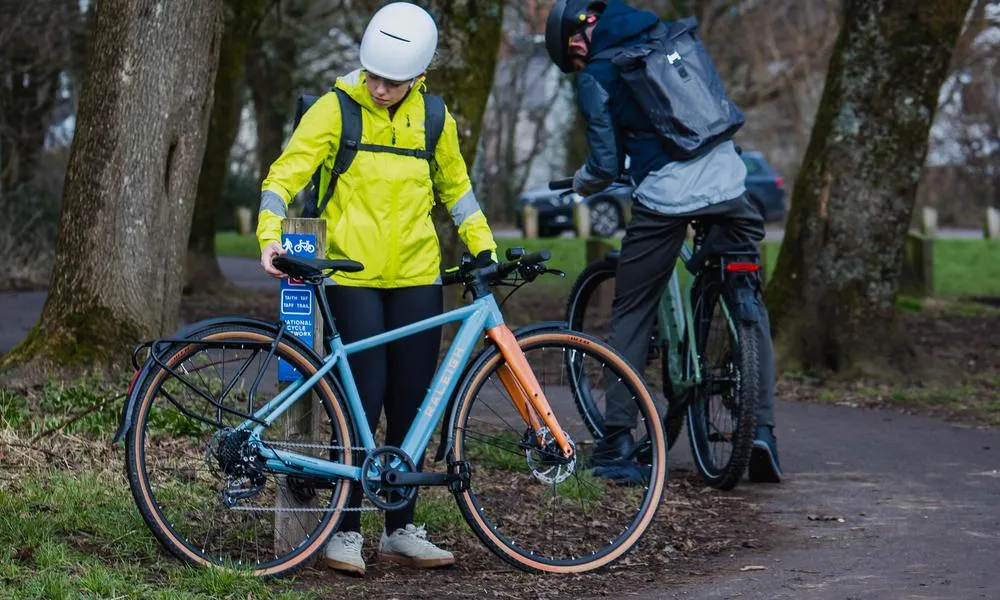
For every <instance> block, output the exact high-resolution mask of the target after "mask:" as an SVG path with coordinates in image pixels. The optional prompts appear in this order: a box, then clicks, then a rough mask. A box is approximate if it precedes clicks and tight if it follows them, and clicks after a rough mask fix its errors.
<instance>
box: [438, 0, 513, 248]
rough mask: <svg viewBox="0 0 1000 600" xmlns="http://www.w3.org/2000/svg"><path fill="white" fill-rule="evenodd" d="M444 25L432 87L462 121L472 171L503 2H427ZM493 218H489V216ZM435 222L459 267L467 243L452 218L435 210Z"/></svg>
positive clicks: (440, 208)
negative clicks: (460, 235) (461, 239)
mask: <svg viewBox="0 0 1000 600" xmlns="http://www.w3.org/2000/svg"><path fill="white" fill-rule="evenodd" d="M423 4H424V6H425V7H426V8H427V10H428V11H430V13H431V14H432V15H434V20H435V22H436V23H437V26H438V57H437V59H436V60H435V64H432V65H431V69H430V70H429V71H428V72H427V87H428V89H429V90H430V91H431V93H434V94H440V95H442V96H443V97H444V99H445V102H446V103H447V105H448V110H449V111H450V112H451V114H452V116H454V117H455V121H457V123H458V137H459V141H460V144H461V147H462V156H463V157H464V158H465V164H466V165H468V167H469V168H470V169H471V168H472V165H473V164H474V162H475V160H476V145H477V143H478V141H479V130H480V128H481V125H482V120H483V112H484V111H485V110H486V101H487V100H488V99H489V97H490V88H491V87H492V86H493V71H494V69H495V67H496V61H497V50H498V49H499V47H500V27H501V24H502V22H503V2H502V0H455V1H449V0H430V1H429V2H425V3H423ZM487 217H489V215H487ZM434 224H435V225H436V226H437V232H438V237H439V238H440V240H441V260H442V262H443V264H444V265H445V266H453V265H456V264H458V260H459V257H460V256H461V247H462V245H461V242H460V241H459V238H458V231H457V230H456V228H455V224H454V222H453V221H452V220H451V215H450V214H448V211H447V210H445V209H444V207H443V206H442V205H440V204H438V205H437V206H435V210H434Z"/></svg>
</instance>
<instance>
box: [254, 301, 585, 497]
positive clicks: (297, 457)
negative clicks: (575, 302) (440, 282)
mask: <svg viewBox="0 0 1000 600" xmlns="http://www.w3.org/2000/svg"><path fill="white" fill-rule="evenodd" d="M459 321H461V322H462V325H461V327H460V328H459V330H458V333H457V334H456V336H455V338H454V340H453V341H452V343H451V346H450V347H449V349H448V353H447V355H446V356H445V358H444V360H443V361H442V363H441V365H440V367H439V368H438V370H437V372H436V373H435V374H434V379H433V380H432V382H431V385H430V388H429V389H428V392H427V395H426V396H425V397H424V400H423V403H422V404H421V406H420V409H419V411H418V413H417V416H416V418H415V420H414V421H413V423H412V425H411V426H410V430H409V431H408V433H407V435H406V437H405V439H404V440H403V443H402V445H401V448H400V449H401V450H403V452H405V453H406V455H407V456H410V457H416V456H421V455H423V453H424V451H425V450H426V449H427V445H428V443H429V442H430V439H431V436H432V435H433V433H434V429H435V428H436V426H437V424H438V423H439V422H440V420H441V418H442V417H443V416H444V413H445V411H446V410H447V407H448V402H447V399H449V398H450V397H451V396H452V394H453V393H454V392H455V387H456V386H457V384H458V378H459V376H460V375H461V373H462V372H463V370H464V368H465V365H466V364H468V362H469V360H470V358H471V356H472V353H473V351H474V350H475V347H476V343H477V342H478V341H479V340H480V339H482V334H483V333H484V331H485V333H486V335H487V336H489V337H490V339H492V340H493V341H494V342H495V343H496V344H497V346H498V348H499V349H500V351H501V354H502V355H503V357H504V359H505V360H506V361H507V365H506V368H505V369H503V370H502V371H501V372H500V379H501V381H502V383H503V384H504V386H505V387H506V388H507V391H508V393H509V394H510V396H511V399H512V400H513V402H514V403H515V407H516V408H517V410H518V412H519V413H520V414H521V415H522V417H525V421H526V423H527V424H528V425H533V426H536V431H537V425H539V424H544V425H545V426H546V427H548V428H549V431H551V432H554V433H553V436H554V437H555V438H556V443H557V444H558V445H559V447H560V448H561V449H562V450H563V453H564V454H565V456H567V457H568V456H571V455H572V452H573V450H572V447H571V446H570V445H569V442H568V441H567V440H566V438H565V436H564V435H563V434H562V428H561V427H560V426H559V424H558V422H557V420H556V418H555V415H554V414H553V412H552V410H551V408H550V407H549V404H548V401H547V399H546V398H545V395H544V394H543V393H542V390H541V387H540V386H539V384H538V381H537V380H536V379H535V376H534V374H533V373H532V371H531V368H530V366H529V365H528V363H527V360H526V359H525V357H524V353H523V352H521V349H520V346H519V345H518V344H517V341H516V340H515V338H514V335H513V333H512V332H511V331H510V329H509V328H508V327H507V325H506V324H505V323H504V320H503V314H502V313H501V312H500V308H499V306H498V305H497V302H496V299H495V298H494V296H493V295H492V294H487V295H485V296H483V297H481V298H478V299H476V300H474V301H473V302H472V303H471V304H468V305H466V306H463V307H460V308H457V309H455V310H452V311H449V312H446V313H444V314H441V315H438V316H435V317H431V318H429V319H425V320H422V321H419V322H416V323H412V324H410V325H406V326H403V327H399V328H397V329H393V330H391V331H387V332H384V333H381V334H379V335H375V336H373V337H370V338H366V339H363V340H359V341H356V342H352V343H350V344H344V342H343V341H342V339H341V338H340V336H339V335H336V336H334V337H333V338H332V340H331V344H330V353H329V354H328V355H327V356H326V357H325V358H324V364H323V366H322V367H321V368H320V369H319V370H317V371H316V373H314V374H313V375H311V376H310V377H309V378H308V379H301V378H300V379H299V380H297V381H294V382H292V383H291V384H289V385H288V386H287V387H286V388H285V389H284V390H282V391H281V392H280V393H279V394H278V395H277V396H275V397H274V398H273V399H272V400H271V401H270V402H268V403H267V404H265V405H264V406H262V407H261V408H259V409H258V410H257V411H256V412H254V414H253V418H254V419H255V420H250V419H248V420H246V421H244V422H243V423H242V424H241V425H240V426H239V429H250V430H251V431H252V433H253V436H252V439H259V437H260V435H261V432H263V431H264V429H265V428H266V427H268V426H270V425H271V424H273V423H274V422H275V421H276V420H277V419H279V418H280V417H281V415H282V414H284V413H285V412H286V411H287V410H288V409H289V408H290V407H291V406H292V405H294V404H295V403H296V402H297V401H299V400H300V399H301V398H302V397H303V396H305V395H306V394H308V393H309V390H310V389H312V387H313V386H314V385H315V384H316V383H317V382H318V381H320V380H321V379H322V378H323V377H325V376H326V375H327V374H328V373H330V371H332V370H333V369H335V368H336V369H337V373H338V374H339V376H340V380H341V382H342V383H343V387H344V392H345V393H346V396H347V398H346V400H347V408H348V410H349V412H350V414H351V417H352V420H353V422H354V425H355V428H356V431H357V432H358V435H359V437H360V439H359V440H358V441H360V443H361V445H362V446H363V448H364V450H366V451H368V452H371V451H373V450H375V449H377V446H376V445H375V437H374V435H373V433H372V431H371V428H370V427H369V426H368V419H367V418H365V410H364V407H363V405H362V403H361V398H360V397H359V395H358V389H357V385H356V383H355V380H354V375H353V373H352V372H351V368H350V365H349V363H348V361H347V357H348V356H350V355H351V354H355V353H357V352H361V351H363V350H368V349H369V348H374V347H377V346H381V345H384V344H387V343H389V342H392V341H394V340H398V339H400V338H404V337H407V336H410V335H413V334H416V333H420V332H422V331H426V330H428V329H432V328H435V327H440V326H442V325H444V324H447V323H454V322H459ZM555 432H558V433H555ZM259 453H260V455H261V456H262V457H263V458H264V459H265V460H266V464H267V467H268V469H270V470H271V471H273V472H278V473H286V474H289V475H297V476H308V477H318V478H325V479H333V478H346V479H351V480H354V481H360V480H361V479H362V477H363V476H364V475H363V474H362V472H361V468H360V467H357V466H347V465H343V464H340V463H337V462H333V461H329V460H324V459H320V458H315V457H312V456H304V455H301V454H297V453H294V452H285V451H281V450H275V449H273V448H268V447H267V445H266V444H265V443H261V444H260V446H259Z"/></svg>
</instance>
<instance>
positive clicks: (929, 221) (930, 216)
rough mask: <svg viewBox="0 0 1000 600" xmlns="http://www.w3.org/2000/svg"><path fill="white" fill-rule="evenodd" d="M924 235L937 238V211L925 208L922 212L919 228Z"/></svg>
mask: <svg viewBox="0 0 1000 600" xmlns="http://www.w3.org/2000/svg"><path fill="white" fill-rule="evenodd" d="M918 230H919V231H920V233H921V234H922V235H925V236H927V237H930V238H935V237H937V232H938V213H937V209H934V208H931V207H929V206H925V207H924V208H923V209H922V210H921V211H920V227H919V228H918Z"/></svg>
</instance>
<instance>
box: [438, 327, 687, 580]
mask: <svg viewBox="0 0 1000 600" xmlns="http://www.w3.org/2000/svg"><path fill="white" fill-rule="evenodd" d="M518 344H519V345H520V348H521V350H522V351H523V352H524V354H525V355H526V357H527V360H528V364H530V365H531V367H532V370H533V372H534V374H535V376H536V378H537V379H538V383H539V385H540V386H541V389H542V392H543V393H544V395H545V397H546V399H547V400H548V402H549V404H550V405H551V407H552V410H553V413H554V415H555V418H556V420H557V421H558V422H559V426H560V428H561V429H562V430H563V433H564V434H565V435H566V437H567V439H568V440H569V443H570V445H571V446H572V448H573V449H574V453H573V454H572V456H570V457H568V458H567V457H565V456H564V455H563V454H562V451H561V450H559V449H558V446H555V445H554V441H553V436H552V434H551V432H549V431H548V430H546V429H545V428H544V427H543V428H542V430H534V429H532V428H531V427H530V426H529V425H528V424H527V422H528V420H527V419H526V417H525V416H524V413H523V412H522V411H520V410H518V408H517V407H516V405H515V400H514V398H513V397H512V395H511V393H510V392H509V390H511V389H514V390H515V391H514V393H515V394H516V393H517V391H516V390H517V389H519V388H518V387H517V384H516V383H514V384H513V385H512V384H511V379H510V371H509V368H508V365H507V362H506V361H505V360H504V358H503V356H502V354H501V353H500V352H499V351H498V350H497V349H495V348H494V349H491V350H489V351H488V352H486V353H485V354H484V355H483V356H482V357H481V358H480V359H479V361H477V363H476V364H475V365H474V366H473V368H472V369H471V370H470V372H469V375H468V376H467V378H466V379H465V381H464V383H463V385H462V387H461V389H460V391H459V395H458V403H457V404H456V408H455V412H454V414H453V418H452V421H451V436H452V458H453V460H454V461H458V462H459V463H463V462H464V463H467V464H468V466H470V467H471V469H472V476H471V480H470V482H469V486H468V489H467V490H465V491H463V492H460V493H458V494H456V496H455V497H456V500H457V501H458V506H459V508H460V509H461V511H462V514H463V515H464V516H465V519H466V521H467V522H468V523H469V525H470V527H471V528H472V530H473V531H474V532H475V533H476V535H477V536H478V537H479V539H480V540H482V542H483V543H484V544H486V546H487V547H489V548H490V549H491V550H492V551H493V552H495V553H496V554H497V555H498V556H500V557H501V558H503V559H504V560H506V561H507V562H509V563H510V564H512V565H514V566H516V567H518V568H520V569H523V570H526V571H531V572H550V573H583V572H586V571H591V570H593V569H597V568H600V567H604V566H606V565H609V564H611V563H612V562H614V561H615V560H617V559H619V558H621V556H622V555H624V554H625V553H626V552H627V551H628V550H630V549H631V548H632V547H633V546H634V545H635V543H636V542H637V541H638V540H639V538H640V537H641V536H642V535H643V533H644V532H645V531H646V530H647V529H648V527H649V525H650V523H652V520H653V516H654V514H655V513H656V509H657V507H658V505H659V503H660V499H661V498H662V496H663V486H664V483H665V481H666V476H667V450H666V445H665V443H664V440H663V429H662V425H661V423H660V420H659V418H658V415H657V411H656V406H655V405H654V403H653V399H652V396H651V395H650V393H649V391H648V389H647V388H646V386H645V385H644V384H643V382H642V379H641V377H640V376H639V374H638V373H637V372H636V371H635V370H634V369H633V368H632V367H631V366H630V365H629V364H628V363H627V362H626V361H625V359H624V358H622V356H621V355H619V354H618V353H616V352H615V351H614V350H612V349H611V348H610V347H608V346H607V345H606V344H604V343H602V342H600V341H599V340H597V339H595V338H592V337H590V336H587V335H583V334H580V333H578V332H572V331H542V332H537V333H532V334H528V335H526V336H524V337H522V338H520V339H519V340H518ZM567 354H573V355H575V357H576V358H575V360H574V361H573V362H572V364H574V365H576V366H577V367H579V369H580V372H582V373H584V374H585V375H586V376H587V377H588V379H589V380H590V389H591V390H592V391H593V392H594V396H593V398H594V400H595V401H597V402H598V403H599V405H600V407H601V408H604V409H608V408H612V409H613V410H615V411H616V414H617V415H618V418H619V419H622V422H624V421H625V420H628V419H631V420H632V423H634V426H633V427H632V428H631V429H628V428H627V427H626V426H622V427H620V428H619V430H618V431H619V432H621V435H626V434H630V435H632V436H633V439H634V440H635V441H636V442H639V441H642V442H643V443H647V444H648V446H649V450H650V452H649V457H648V458H649V461H648V463H646V464H642V463H639V462H636V461H612V460H610V459H608V458H607V455H606V454H602V449H603V448H605V446H604V445H603V443H602V440H601V439H600V438H595V437H594V436H593V434H592V432H591V431H590V429H589V426H588V425H587V424H586V423H585V422H584V420H583V417H582V414H581V412H580V411H579V410H577V408H576V407H575V406H574V403H573V393H572V390H571V388H570V385H569V382H570V380H571V376H570V373H569V372H568V368H567V365H568V364H570V363H567V361H566V360H565V356H566V355H567ZM574 376H576V375H574ZM529 411H532V409H529Z"/></svg>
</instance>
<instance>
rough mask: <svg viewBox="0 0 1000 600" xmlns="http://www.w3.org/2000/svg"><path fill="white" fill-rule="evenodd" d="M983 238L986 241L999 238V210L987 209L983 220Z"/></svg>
mask: <svg viewBox="0 0 1000 600" xmlns="http://www.w3.org/2000/svg"><path fill="white" fill-rule="evenodd" d="M983 237H984V238H986V239H988V240H995V239H998V238H1000V209H998V208H994V207H992V206H991V207H989V208H987V209H986V215H985V216H984V218H983Z"/></svg>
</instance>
